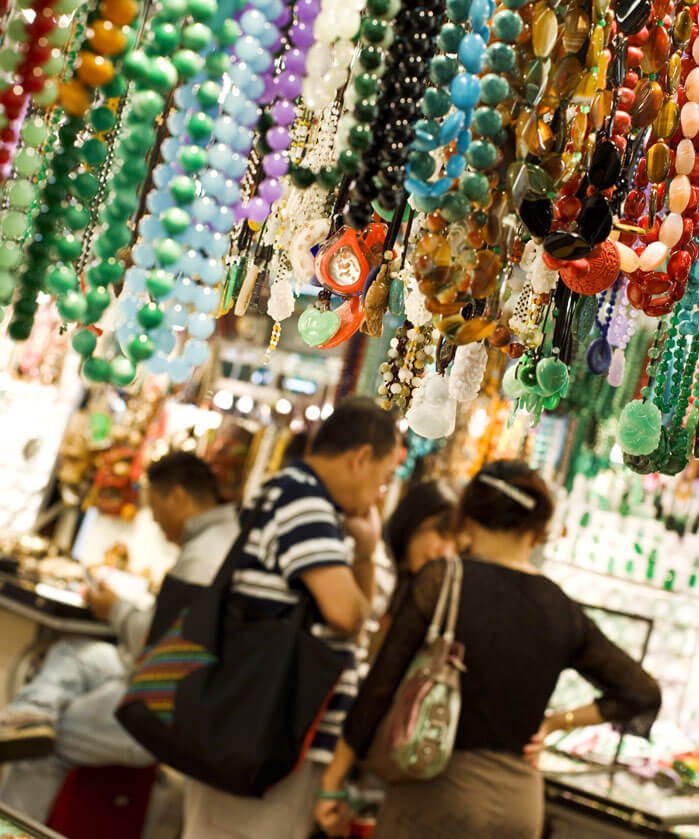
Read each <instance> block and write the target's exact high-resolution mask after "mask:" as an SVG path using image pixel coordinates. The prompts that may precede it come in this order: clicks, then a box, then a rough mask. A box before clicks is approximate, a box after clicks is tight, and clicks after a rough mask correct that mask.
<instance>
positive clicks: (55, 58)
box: [41, 50, 65, 76]
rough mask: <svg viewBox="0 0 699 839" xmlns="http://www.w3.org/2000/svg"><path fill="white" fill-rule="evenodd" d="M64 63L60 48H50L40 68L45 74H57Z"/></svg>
mask: <svg viewBox="0 0 699 839" xmlns="http://www.w3.org/2000/svg"><path fill="white" fill-rule="evenodd" d="M64 64H65V59H64V57H63V54H62V53H61V51H60V50H52V51H51V55H50V56H49V57H48V59H47V60H46V61H44V63H43V64H42V65H41V69H42V70H43V71H44V74H45V75H47V76H57V75H58V74H59V73H60V72H61V70H62V69H63V66H64Z"/></svg>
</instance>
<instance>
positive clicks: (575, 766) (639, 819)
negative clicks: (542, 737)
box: [542, 755, 699, 839]
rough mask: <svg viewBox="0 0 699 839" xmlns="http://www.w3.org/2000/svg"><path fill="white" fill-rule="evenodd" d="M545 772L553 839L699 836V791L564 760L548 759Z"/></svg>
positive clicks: (674, 838) (555, 757) (551, 836)
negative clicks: (665, 785)
mask: <svg viewBox="0 0 699 839" xmlns="http://www.w3.org/2000/svg"><path fill="white" fill-rule="evenodd" d="M554 764H555V769H553V768H552V767H553V766H554ZM542 768H543V771H544V776H545V779H546V798H547V810H548V814H549V819H550V822H551V831H552V832H551V834H550V839H568V837H575V839H592V837H595V839H601V837H605V838H606V837H610V839H611V837H619V838H620V839H621V837H631V836H653V837H673V839H676V837H694V836H697V835H699V831H697V832H695V831H693V830H692V826H696V825H699V789H693V788H688V789H677V788H665V787H662V786H659V785H658V784H657V783H655V782H653V781H648V780H645V779H642V778H640V777H638V776H636V775H634V774H633V773H632V772H629V771H628V770H626V769H622V768H615V769H603V768H594V767H590V766H589V765H585V764H583V763H581V762H580V761H576V760H572V759H568V758H566V757H563V756H561V755H555V756H553V758H551V757H550V756H547V758H546V759H545V760H544V761H543V765H542Z"/></svg>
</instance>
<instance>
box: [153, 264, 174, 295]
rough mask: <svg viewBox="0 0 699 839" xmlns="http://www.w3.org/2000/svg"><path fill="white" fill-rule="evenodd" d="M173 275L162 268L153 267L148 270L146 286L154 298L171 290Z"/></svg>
mask: <svg viewBox="0 0 699 839" xmlns="http://www.w3.org/2000/svg"><path fill="white" fill-rule="evenodd" d="M174 281H175V279H174V277H173V276H172V274H170V273H169V272H168V271H163V269H162V268H154V269H153V270H152V271H149V272H148V275H147V277H146V288H147V289H148V291H149V292H150V293H151V294H152V295H153V297H155V298H156V299H157V298H159V297H165V295H166V294H169V293H170V292H171V291H172V286H173V285H174Z"/></svg>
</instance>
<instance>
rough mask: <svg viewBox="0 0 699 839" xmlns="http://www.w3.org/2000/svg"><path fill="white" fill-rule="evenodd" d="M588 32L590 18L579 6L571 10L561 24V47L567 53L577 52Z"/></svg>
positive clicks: (585, 39) (583, 43)
mask: <svg viewBox="0 0 699 839" xmlns="http://www.w3.org/2000/svg"><path fill="white" fill-rule="evenodd" d="M596 28H599V27H596ZM589 32H590V17H589V15H588V14H587V12H586V11H585V9H583V8H581V7H580V6H578V7H577V8H575V9H571V10H570V11H569V12H568V13H567V14H566V16H565V20H564V22H563V46H564V48H565V51H566V52H569V53H576V52H579V51H580V50H581V49H582V47H583V46H584V45H585V41H587V36H588V34H589Z"/></svg>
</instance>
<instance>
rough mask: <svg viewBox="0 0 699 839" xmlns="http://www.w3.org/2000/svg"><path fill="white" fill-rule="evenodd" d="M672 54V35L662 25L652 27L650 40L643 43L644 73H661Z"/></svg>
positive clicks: (642, 63) (642, 61)
mask: <svg viewBox="0 0 699 839" xmlns="http://www.w3.org/2000/svg"><path fill="white" fill-rule="evenodd" d="M669 54H670V36H669V35H668V34H667V32H666V31H665V29H664V28H663V27H662V26H653V27H651V31H650V35H649V36H648V40H647V41H646V43H645V44H644V45H643V58H642V60H641V69H642V70H643V72H644V73H659V72H660V71H661V70H662V67H663V64H665V62H666V61H667V57H668V55H669Z"/></svg>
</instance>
